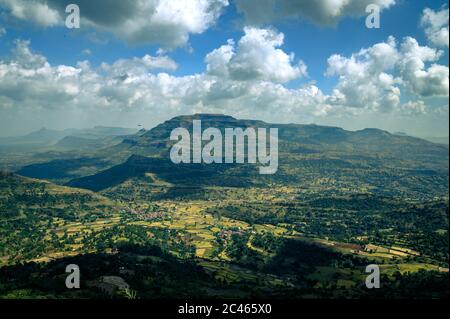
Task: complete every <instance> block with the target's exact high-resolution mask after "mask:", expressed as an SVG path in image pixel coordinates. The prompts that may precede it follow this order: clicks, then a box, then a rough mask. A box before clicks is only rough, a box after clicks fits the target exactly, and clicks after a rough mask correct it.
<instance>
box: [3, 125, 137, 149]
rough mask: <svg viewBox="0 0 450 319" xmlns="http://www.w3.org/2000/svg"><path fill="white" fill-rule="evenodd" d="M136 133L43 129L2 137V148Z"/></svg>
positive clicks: (102, 128)
mask: <svg viewBox="0 0 450 319" xmlns="http://www.w3.org/2000/svg"><path fill="white" fill-rule="evenodd" d="M134 133H136V130H135V129H129V128H121V127H105V126H96V127H94V128H88V129H65V130H62V131H58V130H49V129H46V128H42V129H40V130H38V131H35V132H31V133H29V134H27V135H24V136H18V137H2V138H0V146H20V145H28V146H50V145H53V144H55V143H57V142H58V141H60V140H61V139H63V138H65V137H68V136H72V137H78V138H84V139H99V138H105V137H116V136H126V135H130V134H134Z"/></svg>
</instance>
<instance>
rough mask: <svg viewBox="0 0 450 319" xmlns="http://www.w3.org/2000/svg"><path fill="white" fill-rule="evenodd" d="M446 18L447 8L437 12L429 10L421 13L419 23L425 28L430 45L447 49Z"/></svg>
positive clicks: (447, 19) (447, 15) (447, 14)
mask: <svg viewBox="0 0 450 319" xmlns="http://www.w3.org/2000/svg"><path fill="white" fill-rule="evenodd" d="M448 17H449V11H448V8H443V9H441V10H440V11H438V12H436V11H434V10H432V9H429V8H427V9H425V10H424V11H423V15H422V18H421V21H420V23H421V25H422V27H424V28H425V34H426V35H427V38H428V40H429V41H430V42H431V43H432V44H434V45H436V46H439V47H447V48H448V45H449V35H448V21H449V18H448Z"/></svg>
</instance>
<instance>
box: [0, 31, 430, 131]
mask: <svg viewBox="0 0 450 319" xmlns="http://www.w3.org/2000/svg"><path fill="white" fill-rule="evenodd" d="M277 35H278V34H277V33H275V34H273V36H274V37H271V38H270V39H271V40H270V41H272V42H270V41H268V40H267V41H268V42H270V43H272V49H273V50H279V49H277V48H275V47H274V44H277V43H281V42H282V41H280V38H279V35H278V37H277ZM244 37H245V36H244ZM405 41H406V40H405ZM239 42H240V41H239ZM239 42H238V45H235V44H234V42H233V41H229V43H228V44H226V45H225V46H223V47H221V48H219V49H218V50H217V51H213V52H216V53H217V54H216V55H214V54H213V55H209V59H208V58H207V59H206V60H208V65H209V68H208V70H207V71H206V72H205V73H200V74H194V75H186V76H175V75H170V74H167V73H164V72H159V73H155V72H158V70H160V69H166V70H174V69H175V68H176V63H175V61H173V60H171V59H170V58H169V57H168V56H165V55H157V56H149V55H146V56H144V57H142V58H131V59H120V60H118V61H116V62H114V63H111V64H106V63H105V64H103V65H102V66H101V67H99V68H98V69H96V68H93V67H92V66H91V65H90V64H89V62H88V61H80V62H78V63H77V64H76V65H74V66H70V65H51V64H50V63H49V62H48V61H47V59H46V58H45V57H44V56H42V55H40V54H37V53H35V52H33V51H32V50H31V49H30V43H29V42H28V41H17V42H16V48H15V49H14V50H13V53H12V56H11V58H10V59H7V60H1V61H0V113H2V112H4V111H5V109H8V110H11V109H12V110H15V111H17V112H19V113H21V114H28V113H29V112H30V111H32V112H33V114H47V115H49V114H56V112H60V113H61V114H68V112H70V111H76V110H78V114H79V115H80V116H84V117H86V116H87V115H86V114H97V116H99V117H100V118H102V120H103V117H104V118H111V116H112V115H111V114H117V116H118V117H125V118H126V117H127V116H124V115H123V114H124V112H127V114H130V113H132V112H134V114H141V115H140V116H141V117H142V116H148V117H149V121H150V119H153V118H155V117H158V116H159V119H160V120H163V119H167V118H168V117H170V116H175V115H177V114H192V113H195V112H213V113H227V114H231V115H235V116H238V117H245V118H255V117H257V118H260V119H263V120H264V119H265V120H267V121H272V122H273V121H277V122H317V121H320V119H323V120H330V119H342V118H355V116H361V114H363V113H367V114H380V113H379V111H389V110H392V109H394V110H396V111H398V112H396V113H398V114H408V115H411V116H412V115H415V114H417V115H420V114H424V112H425V111H427V109H426V107H425V104H424V102H421V101H422V99H416V100H417V101H416V100H412V101H410V102H409V103H408V101H405V102H403V101H402V102H400V87H403V86H407V87H409V85H410V84H409V82H407V81H405V80H404V79H402V77H401V76H400V75H401V74H400V72H399V71H398V69H399V65H400V61H403V60H405V61H406V60H407V59H405V53H404V52H403V51H402V50H401V49H400V50H399V49H398V48H397V45H396V43H395V40H394V39H393V38H390V39H389V40H388V41H387V42H382V43H379V44H376V45H374V46H372V47H370V48H368V49H363V50H361V51H360V52H358V53H356V54H354V55H352V56H351V57H349V58H346V57H343V56H340V55H334V56H332V57H330V59H329V68H328V74H329V75H330V76H331V75H337V76H338V84H337V86H336V88H335V90H334V92H333V93H332V94H331V95H326V94H324V93H323V92H322V91H321V90H320V89H319V88H318V87H317V86H316V85H315V84H312V83H309V84H305V85H304V86H302V87H299V88H287V87H285V86H284V85H282V83H280V81H279V80H280V79H286V78H289V77H286V76H281V75H280V74H276V73H273V71H274V69H269V71H268V74H265V75H258V76H256V77H254V78H246V79H245V80H240V79H239V80H237V79H235V78H234V77H233V75H232V74H231V73H229V72H230V65H232V64H233V59H234V57H235V56H237V55H239V54H240V53H239V52H240V50H241V49H242V48H241V46H240V44H239ZM227 46H229V47H227ZM403 47H404V45H402V46H401V48H403ZM406 51H407V52H410V51H414V50H412V49H411V50H406ZM416 51H417V52H416V53H415V54H416V55H419V56H420V57H421V58H422V59H430V58H431V57H432V56H433V54H434V53H432V51H429V50H427V49H424V48H419V49H417V48H416ZM244 52H247V51H246V50H244ZM268 52H271V51H270V50H269V51H268ZM433 52H434V51H433ZM283 54H285V53H283ZM436 54H437V53H436ZM275 56H278V55H277V54H275ZM287 56H288V57H289V55H287ZM213 57H214V59H213ZM289 61H290V60H289ZM284 62H286V61H285V60H284ZM286 63H287V62H286ZM256 65H258V64H256ZM288 65H290V67H291V68H294V66H293V65H292V63H291V62H289V63H288ZM281 69H283V67H281ZM224 72H225V73H224ZM226 72H228V73H226ZM426 72H429V73H432V72H434V71H433V69H432V68H429V69H427V71H426ZM282 74H285V73H282ZM40 111H42V112H40ZM377 112H378V113H377ZM144 114H145V115H144ZM374 116H376V115H374ZM141 117H139V119H140V118H141ZM155 124H156V123H155Z"/></svg>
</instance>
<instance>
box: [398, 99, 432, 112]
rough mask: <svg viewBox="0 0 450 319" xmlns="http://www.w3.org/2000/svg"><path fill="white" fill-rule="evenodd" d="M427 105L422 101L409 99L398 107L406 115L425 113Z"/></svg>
mask: <svg viewBox="0 0 450 319" xmlns="http://www.w3.org/2000/svg"><path fill="white" fill-rule="evenodd" d="M427 110H428V108H427V106H426V105H425V102H424V101H421V100H418V101H409V102H408V103H405V104H403V105H402V106H401V107H400V110H399V111H400V112H401V113H403V114H406V115H418V114H426V113H427Z"/></svg>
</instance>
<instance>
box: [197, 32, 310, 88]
mask: <svg viewBox="0 0 450 319" xmlns="http://www.w3.org/2000/svg"><path fill="white" fill-rule="evenodd" d="M244 32H245V35H244V36H243V37H242V38H241V39H240V40H239V43H238V45H237V46H236V45H235V43H234V41H233V40H228V43H227V44H226V45H223V46H222V47H220V48H218V49H216V50H214V51H212V52H211V53H209V54H208V55H207V56H206V59H205V61H206V63H207V70H208V73H209V74H211V75H216V76H222V77H229V78H230V79H232V80H237V81H249V80H252V81H253V80H265V81H272V82H278V83H285V82H288V81H291V80H294V79H298V78H300V77H302V76H305V75H306V74H307V72H306V65H305V64H304V63H303V62H302V61H300V62H299V63H297V64H296V65H294V64H293V63H294V54H290V55H288V54H286V53H285V52H284V51H283V50H281V49H279V47H281V46H282V45H283V43H284V34H283V33H279V32H276V31H275V30H272V29H260V28H253V27H245V28H244Z"/></svg>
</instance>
